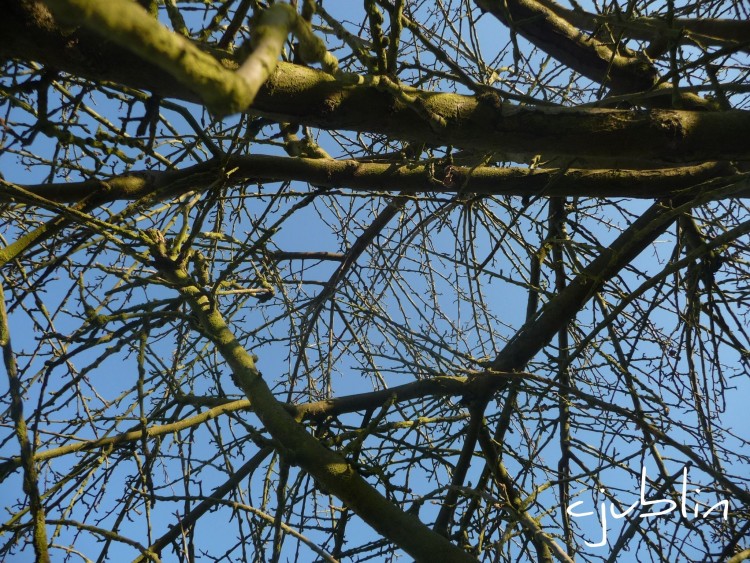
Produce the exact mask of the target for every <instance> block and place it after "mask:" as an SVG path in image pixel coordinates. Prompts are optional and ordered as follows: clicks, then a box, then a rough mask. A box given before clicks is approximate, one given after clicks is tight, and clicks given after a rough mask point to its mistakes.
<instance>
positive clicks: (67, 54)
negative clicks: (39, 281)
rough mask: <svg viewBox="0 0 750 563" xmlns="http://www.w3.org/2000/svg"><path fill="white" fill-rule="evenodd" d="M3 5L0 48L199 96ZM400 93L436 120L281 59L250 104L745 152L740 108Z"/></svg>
mask: <svg viewBox="0 0 750 563" xmlns="http://www.w3.org/2000/svg"><path fill="white" fill-rule="evenodd" d="M4 15H5V16H7V17H4V18H0V33H2V34H3V36H4V37H5V38H6V41H5V42H3V43H2V44H0V56H4V57H10V58H18V59H22V60H27V61H29V60H33V61H38V62H41V63H43V64H45V65H47V66H49V67H52V68H56V69H58V70H61V71H65V72H68V73H71V74H74V75H78V76H80V77H82V78H87V79H92V80H97V81H111V82H115V83H119V84H124V85H127V86H130V87H134V88H143V89H146V90H148V91H150V92H152V93H154V94H156V95H159V96H161V97H165V98H169V97H171V98H178V99H182V100H187V101H193V102H196V101H200V97H199V96H197V95H196V94H195V93H194V92H192V91H191V90H190V89H188V88H186V87H185V86H182V85H180V84H179V83H178V82H176V81H175V80H173V79H172V78H171V77H170V76H169V75H167V74H165V73H164V72H163V71H162V70H161V69H160V68H158V67H157V66H155V65H153V64H151V63H149V62H148V61H145V60H143V59H141V58H140V57H137V56H135V55H133V54H132V53H130V52H129V51H126V50H124V49H122V48H119V47H117V46H115V45H112V44H107V43H103V42H102V41H101V40H100V39H99V38H98V37H93V36H92V35H91V34H87V33H85V32H83V31H81V32H77V33H75V34H72V35H71V34H64V33H63V32H62V31H61V30H60V29H59V28H58V27H57V26H56V25H55V23H54V21H53V20H52V18H51V16H50V15H49V13H48V12H47V11H46V8H44V6H43V5H41V4H39V3H37V2H32V1H31V0H27V1H22V0H14V1H12V2H11V3H10V6H8V8H7V9H6V13H5V14H4ZM217 57H219V59H220V61H221V63H222V64H223V65H224V66H225V67H226V68H229V69H236V68H238V66H239V63H238V62H237V61H235V60H233V59H232V58H231V56H230V55H229V54H226V53H225V54H224V55H223V58H222V55H217ZM105 61H106V64H103V63H104V62H105ZM623 64H625V63H623ZM625 66H626V67H627V65H625ZM628 68H629V67H628ZM631 91H632V90H631ZM405 94H407V95H408V96H409V97H416V99H417V100H418V102H419V106H420V107H421V108H422V109H423V110H424V111H423V112H422V113H425V114H428V115H434V116H436V120H431V121H428V120H425V119H424V118H423V117H422V116H421V114H420V113H418V112H415V111H414V110H413V108H412V107H410V106H409V105H407V104H405V103H403V101H401V100H399V99H396V98H395V97H394V96H393V95H392V94H390V93H389V92H387V91H384V89H383V88H382V87H381V86H380V78H379V77H369V78H367V79H362V80H361V81H360V83H359V84H351V83H349V82H347V81H345V80H339V79H337V78H335V77H334V76H332V75H330V74H327V73H325V72H321V71H317V70H313V69H310V68H306V67H302V66H299V65H293V64H288V63H283V62H280V63H279V64H278V67H277V69H276V72H274V74H273V75H271V77H270V78H269V80H268V81H267V82H266V83H265V85H264V86H263V87H262V88H261V89H260V91H259V92H258V95H257V96H256V98H255V101H254V103H253V106H252V111H254V112H256V113H259V114H262V115H266V116H269V117H273V118H275V119H278V120H280V121H287V122H289V121H293V122H299V123H302V124H306V125H312V126H315V127H320V128H323V129H343V130H350V131H360V132H369V133H377V134H387V135H388V136H390V137H391V138H397V139H404V140H414V141H420V142H427V143H432V144H438V145H452V146H454V147H463V148H473V149H477V150H480V151H488V152H497V153H502V154H503V155H504V156H505V158H506V159H509V160H516V161H524V160H528V159H530V158H531V157H533V156H534V155H541V158H542V160H548V159H550V158H552V157H554V156H568V157H571V158H573V157H582V156H587V157H601V158H612V156H613V155H616V156H617V157H618V158H638V159H639V160H643V161H648V162H653V163H659V162H661V163H678V162H684V163H689V162H704V161H706V160H720V159H736V160H747V159H750V137H749V136H748V135H746V134H745V133H746V131H747V130H748V129H750V112H747V111H727V112H690V111H667V110H652V111H642V112H641V111H618V110H604V109H571V108H566V109H562V108H542V107H533V106H516V105H512V104H505V103H502V101H501V100H500V99H499V98H497V97H495V96H493V95H486V96H463V95H459V94H449V93H432V92H425V91H421V90H416V89H410V88H405ZM437 118H440V119H437ZM441 120H442V121H444V122H445V126H444V127H442V128H435V127H434V123H433V121H441Z"/></svg>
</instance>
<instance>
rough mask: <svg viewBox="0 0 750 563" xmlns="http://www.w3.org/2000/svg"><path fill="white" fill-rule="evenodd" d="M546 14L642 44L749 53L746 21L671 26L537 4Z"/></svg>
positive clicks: (687, 21)
mask: <svg viewBox="0 0 750 563" xmlns="http://www.w3.org/2000/svg"><path fill="white" fill-rule="evenodd" d="M537 2H539V3H540V4H542V5H544V6H545V7H546V8H547V9H548V10H551V11H552V12H554V13H555V14H557V15H558V16H559V17H561V18H565V19H566V20H567V21H568V22H570V23H571V24H573V25H575V26H576V27H578V28H580V29H586V30H588V31H593V30H595V29H597V28H599V27H600V26H607V27H608V28H610V29H611V30H612V31H614V32H615V33H616V34H617V33H622V34H623V35H624V36H625V37H629V38H630V39H641V40H644V41H660V40H667V41H677V42H678V43H693V44H695V45H699V46H706V45H717V46H721V47H731V46H736V47H737V48H738V49H741V50H743V51H750V44H748V38H750V21H748V20H728V19H716V18H674V19H673V20H672V23H671V24H670V23H669V22H667V21H665V20H663V19H660V18H655V17H634V18H631V19H627V18H625V17H624V16H623V15H622V14H617V13H615V14H593V13H590V12H586V11H584V10H571V9H569V8H565V7H564V6H561V5H560V4H558V3H557V2H555V1H554V0H537Z"/></svg>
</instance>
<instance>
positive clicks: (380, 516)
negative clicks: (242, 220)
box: [148, 231, 474, 561]
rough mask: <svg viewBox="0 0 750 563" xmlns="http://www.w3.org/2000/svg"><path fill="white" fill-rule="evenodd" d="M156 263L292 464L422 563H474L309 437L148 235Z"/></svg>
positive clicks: (178, 266)
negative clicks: (465, 562)
mask: <svg viewBox="0 0 750 563" xmlns="http://www.w3.org/2000/svg"><path fill="white" fill-rule="evenodd" d="M148 237H149V241H150V247H151V252H152V256H153V258H154V262H155V265H156V266H157V267H158V268H159V269H160V271H161V273H162V275H163V276H164V277H165V278H166V279H167V280H168V281H170V282H171V283H172V284H174V285H175V287H176V288H177V290H178V291H179V292H180V294H181V295H182V296H183V297H184V298H185V299H186V301H187V302H188V303H189V305H190V307H191V308H192V310H193V312H194V314H195V315H196V317H197V318H198V320H199V322H200V326H201V327H202V332H203V334H204V335H205V336H206V338H208V339H209V340H211V341H212V342H213V343H214V345H215V346H216V348H217V351H218V352H219V353H220V354H221V355H222V357H223V358H224V359H225V360H226V362H227V364H228V365H229V367H230V368H231V370H232V373H233V374H234V378H235V381H236V383H237V384H238V385H239V387H240V388H241V389H242V390H243V391H244V392H245V394H246V395H247V397H248V398H249V399H250V402H251V408H252V409H253V411H254V412H255V413H256V414H257V415H258V418H260V420H261V421H262V422H263V425H264V427H265V428H266V430H267V431H268V432H269V433H270V434H271V436H272V437H273V438H274V439H276V440H278V442H279V444H280V446H281V449H282V451H281V453H282V455H283V456H284V457H285V458H286V460H287V462H288V463H290V464H294V465H299V466H300V467H301V468H302V469H303V470H304V471H306V472H307V473H309V474H310V475H312V476H313V477H314V478H315V479H316V480H317V481H318V482H319V483H320V484H321V486H323V487H325V488H326V489H327V490H328V491H330V492H331V493H332V494H334V495H336V496H337V497H338V498H339V499H341V500H342V501H343V502H344V503H346V505H347V506H349V507H350V508H351V509H352V510H353V511H354V512H356V513H357V514H358V515H359V516H360V517H361V518H362V519H363V520H364V521H365V522H367V523H368V524H369V525H370V526H372V527H373V528H374V529H375V530H377V531H378V532H379V533H380V534H382V535H383V536H384V537H386V538H388V539H389V540H390V541H392V542H393V543H394V544H396V545H397V546H399V547H400V548H401V549H403V550H404V551H406V552H407V553H409V554H410V555H411V556H413V557H414V558H415V559H417V560H420V561H440V560H442V561H445V560H446V558H450V560H451V561H473V560H474V559H473V558H472V557H471V556H469V555H468V554H467V553H465V552H464V551H462V550H461V549H459V548H458V547H456V546H455V545H453V544H452V543H451V542H449V541H448V540H446V539H445V538H444V537H442V536H440V535H439V534H436V533H434V532H433V531H431V530H430V529H429V528H427V527H426V526H425V525H424V524H422V522H420V521H419V520H418V519H417V518H416V517H414V516H413V515H411V514H407V513H405V512H403V511H402V510H400V509H399V508H398V507H397V506H396V505H394V504H393V503H391V502H390V501H388V500H387V499H386V498H385V497H384V496H383V495H381V494H380V493H379V492H378V491H377V490H376V489H375V488H373V487H372V486H371V485H370V484H369V483H367V481H365V480H364V479H363V478H362V477H361V476H360V475H359V473H358V472H357V470H356V469H355V468H354V467H353V466H352V465H351V464H350V463H349V462H348V461H347V460H346V459H344V458H343V457H341V456H340V455H339V454H337V453H335V452H333V451H332V450H329V449H328V448H326V447H325V446H323V445H322V444H321V443H320V442H319V441H318V440H316V439H315V438H314V437H313V436H311V435H310V434H308V433H307V432H306V431H305V429H304V428H303V426H302V425H301V424H299V423H298V422H297V421H295V420H294V418H293V417H292V416H291V415H290V414H289V413H288V412H287V410H286V409H285V408H284V406H283V404H282V403H280V402H279V401H277V400H276V398H275V397H274V395H273V393H272V391H271V389H270V388H269V387H268V385H267V384H266V382H265V381H264V379H263V377H262V375H261V373H260V372H259V371H258V370H257V368H256V367H255V361H254V359H253V357H252V356H251V355H250V354H249V353H248V352H247V351H246V350H245V349H244V348H243V347H242V345H241V344H240V343H239V342H238V341H237V340H236V338H235V336H234V334H233V333H232V332H231V330H230V329H229V327H228V326H227V324H226V322H225V321H224V319H223V317H222V316H221V314H220V313H219V311H218V310H217V309H216V308H215V307H214V306H213V305H212V303H211V300H210V299H209V297H208V296H206V295H205V293H204V292H203V291H202V290H201V289H200V288H199V287H198V286H197V285H195V284H194V282H193V281H192V280H191V278H190V276H189V275H188V273H187V272H186V271H185V270H184V269H183V266H182V265H181V264H178V263H176V262H174V261H172V260H171V259H170V258H169V257H168V256H166V255H164V254H163V250H162V249H163V244H164V243H163V238H162V237H160V236H159V234H158V233H157V232H154V231H152V232H151V233H150V235H148Z"/></svg>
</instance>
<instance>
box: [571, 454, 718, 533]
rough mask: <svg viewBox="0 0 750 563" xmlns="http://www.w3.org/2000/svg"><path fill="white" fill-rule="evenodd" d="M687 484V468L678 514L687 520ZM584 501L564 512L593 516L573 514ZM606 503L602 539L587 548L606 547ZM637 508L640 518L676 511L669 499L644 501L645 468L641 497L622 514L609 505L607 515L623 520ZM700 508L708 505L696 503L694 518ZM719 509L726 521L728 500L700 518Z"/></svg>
mask: <svg viewBox="0 0 750 563" xmlns="http://www.w3.org/2000/svg"><path fill="white" fill-rule="evenodd" d="M687 484H688V469H687V467H685V468H683V470H682V492H681V495H680V496H681V498H680V500H681V502H680V513H681V514H682V517H683V518H687V515H688V512H687V494H688V490H687ZM602 492H604V489H602ZM692 492H693V493H699V492H700V489H695V490H693V491H692ZM583 503H584V501H582V500H579V501H577V502H574V503H573V504H571V505H570V506H568V508H567V509H566V512H567V513H568V515H570V516H572V517H573V518H586V517H588V516H593V515H594V513H593V512H575V511H574V510H575V509H576V508H577V507H579V506H580V505H582V504H583ZM606 505H607V503H606V501H602V503H601V507H600V510H599V522H600V524H601V526H602V539H601V541H599V542H596V543H590V542H584V543H585V544H586V545H587V546H589V547H602V546H604V545H607V508H606ZM658 505H666V506H664V508H662V509H660V510H655V507H656V506H658ZM637 506H642V507H643V509H644V512H642V513H641V514H640V517H641V518H654V517H656V516H664V515H666V514H670V513H672V512H674V511H675V510H676V509H677V502H675V501H674V500H671V499H666V498H664V499H654V500H647V499H646V468H645V467H642V468H641V495H640V498H639V499H638V500H637V501H635V502H634V503H633V504H631V505H630V506H629V507H628V508H627V509H626V510H624V511H623V512H617V511H615V507H614V504H613V503H612V502H610V503H609V513H610V515H611V516H612V518H614V519H615V520H619V519H620V518H624V517H625V516H627V515H628V514H630V513H631V512H632V511H633V510H635V509H636V507H637ZM701 506H708V505H701V504H700V503H698V502H696V503H695V506H694V507H693V516H694V517H695V518H697V517H698V515H699V513H700V507H701ZM649 507H654V511H653V512H650V511H648V510H651V509H650V508H649ZM719 509H721V510H722V517H723V519H724V520H726V519H727V517H728V514H729V501H728V500H726V499H725V500H722V501H719V502H717V503H716V504H714V505H713V506H710V507H708V508H707V510H706V511H705V512H703V513H702V515H701V517H702V518H706V517H707V516H708V515H709V514H711V513H712V512H714V511H718V510H719Z"/></svg>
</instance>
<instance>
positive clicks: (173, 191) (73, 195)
mask: <svg viewBox="0 0 750 563" xmlns="http://www.w3.org/2000/svg"><path fill="white" fill-rule="evenodd" d="M226 170H231V171H232V172H231V175H230V176H227V175H226V173H225V171H226ZM721 177H724V178H726V179H727V180H729V179H730V178H732V177H737V178H739V177H740V176H739V175H738V173H737V170H736V169H735V168H734V166H732V165H731V164H730V163H728V162H708V163H705V164H702V165H698V166H683V167H679V168H664V169H652V170H583V169H568V170H558V169H534V170H530V169H528V168H495V167H475V168H469V167H463V166H444V165H440V164H428V165H421V164H420V165H418V164H396V163H394V164H383V163H374V162H358V161H354V160H333V159H323V158H314V159H311V158H289V157H281V156H266V155H244V156H236V157H231V158H229V159H227V160H226V161H225V162H223V163H219V162H217V161H215V160H211V161H206V162H203V163H201V164H196V165H194V166H190V167H187V168H184V169H182V170H177V171H164V172H131V173H128V174H123V175H121V176H115V177H113V178H110V179H109V180H107V181H106V182H105V181H101V180H88V181H84V182H70V183H64V184H37V185H28V186H23V188H24V189H25V190H26V191H28V192H31V193H33V194H35V195H37V196H40V197H43V198H45V199H47V200H50V201H54V202H57V203H68V202H78V201H80V200H82V199H84V198H87V197H88V198H91V200H92V201H96V202H97V203H105V202H108V201H115V200H131V201H134V200H137V199H139V198H142V197H145V196H153V195H157V196H158V197H159V198H160V199H168V198H172V197H176V196H179V195H182V194H184V193H186V192H188V191H201V190H205V189H208V188H209V187H210V186H214V185H216V182H217V180H220V181H222V183H223V184H225V185H245V184H247V183H248V182H263V183H268V182H272V181H290V180H297V181H301V182H307V183H309V184H312V185H315V186H325V187H329V188H348V189H352V190H359V191H372V192H393V191H399V192H402V193H403V194H404V195H411V194H421V193H427V192H430V193H434V192H437V193H440V192H444V193H456V192H458V191H461V192H463V193H474V194H479V195H516V196H535V195H544V196H550V197H553V196H581V197H628V198H644V199H652V198H655V197H675V196H677V195H686V194H689V193H690V190H691V188H692V187H693V186H695V185H697V184H700V183H702V182H706V181H708V180H711V179H715V178H721ZM2 187H3V185H2V182H1V181H0V188H2ZM12 193H13V192H11V191H10V190H9V189H0V201H3V202H10V201H20V200H18V198H17V196H13V195H12ZM747 195H750V192H747V191H746V190H744V191H738V192H736V193H732V194H731V196H732V197H746V196H747ZM14 198H15V199H14Z"/></svg>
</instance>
